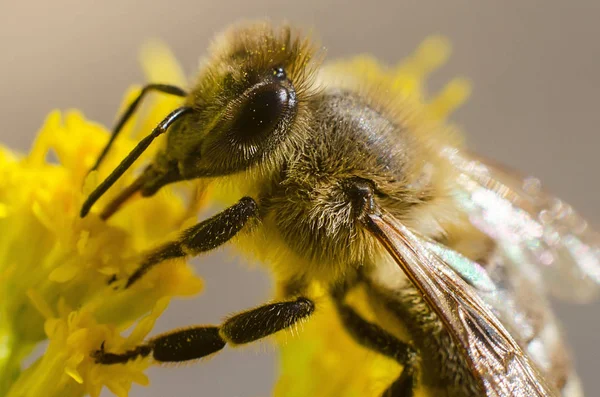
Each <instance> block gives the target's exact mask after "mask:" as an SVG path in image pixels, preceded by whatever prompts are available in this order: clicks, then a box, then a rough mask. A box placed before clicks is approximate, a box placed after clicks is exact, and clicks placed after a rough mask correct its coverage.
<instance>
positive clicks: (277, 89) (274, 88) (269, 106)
mask: <svg viewBox="0 0 600 397" xmlns="http://www.w3.org/2000/svg"><path fill="white" fill-rule="evenodd" d="M289 105H290V94H289V92H288V90H287V89H286V88H285V87H283V86H282V85H281V84H279V83H276V82H273V83H267V84H263V85H260V86H258V87H256V88H254V89H252V90H251V91H250V92H247V93H245V94H244V98H243V100H242V103H241V105H240V107H239V110H238V111H237V116H236V117H235V118H234V120H233V124H232V125H231V132H232V133H234V134H235V136H236V137H237V138H238V139H241V140H246V139H248V140H253V139H256V138H259V137H261V136H264V135H265V134H268V133H270V132H272V131H274V130H275V128H276V127H277V124H278V123H279V121H280V120H281V119H282V117H283V116H284V115H285V114H286V112H287V110H288V107H289Z"/></svg>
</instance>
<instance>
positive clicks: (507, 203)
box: [445, 149, 600, 302]
mask: <svg viewBox="0 0 600 397" xmlns="http://www.w3.org/2000/svg"><path fill="white" fill-rule="evenodd" d="M445 153H446V154H447V155H448V157H449V159H450V161H451V162H452V163H453V164H454V165H455V166H456V167H457V168H458V169H459V170H460V172H461V175H460V177H459V178H458V185H459V186H460V187H459V192H458V200H459V202H460V204H461V205H462V206H463V207H464V208H465V210H466V211H467V212H468V214H469V217H470V220H471V222H472V223H473V224H474V225H475V226H476V227H478V228H479V229H480V230H482V231H483V232H484V233H486V234H488V235H489V236H490V237H492V238H493V239H494V240H496V242H497V243H498V245H499V246H500V248H501V249H502V251H503V255H504V256H505V259H506V261H507V262H508V263H509V264H511V265H512V266H516V267H518V268H519V271H520V272H521V273H522V274H523V275H524V276H525V277H529V278H530V279H532V280H534V281H535V283H536V284H537V285H538V286H539V287H540V288H542V289H545V290H547V291H548V292H550V293H551V294H552V295H553V296H556V297H559V298H563V299H568V300H572V301H576V302H586V301H590V300H592V299H593V298H594V297H596V296H597V295H598V293H599V292H600V234H598V233H596V232H595V231H594V230H592V229H591V228H590V227H589V226H588V224H587V222H586V221H585V220H584V219H583V218H582V217H581V216H579V215H578V214H577V213H576V212H575V211H574V210H573V208H572V207H571V206H570V205H568V204H567V203H565V202H564V201H561V200H559V199H558V198H556V197H553V196H552V195H550V194H548V193H547V192H545V191H543V190H542V189H541V188H540V183H539V181H538V180H537V179H535V178H523V177H521V176H519V175H517V174H516V173H514V172H512V171H510V170H507V169H505V168H502V167H501V166H499V165H496V164H494V163H493V162H492V161H490V160H486V159H483V158H481V157H478V156H475V155H471V154H467V153H459V152H458V151H456V150H453V149H448V150H446V151H445Z"/></svg>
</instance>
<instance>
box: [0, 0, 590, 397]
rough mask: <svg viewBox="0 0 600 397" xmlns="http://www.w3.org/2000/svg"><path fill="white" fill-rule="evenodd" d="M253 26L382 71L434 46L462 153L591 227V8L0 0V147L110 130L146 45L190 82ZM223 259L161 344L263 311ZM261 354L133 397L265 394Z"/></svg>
mask: <svg viewBox="0 0 600 397" xmlns="http://www.w3.org/2000/svg"><path fill="white" fill-rule="evenodd" d="M13 3H14V4H13ZM451 3H452V4H451ZM264 16H269V17H271V18H272V19H274V20H280V19H282V18H286V19H289V20H292V21H295V22H298V23H300V24H302V25H303V26H308V27H314V28H315V29H316V31H317V32H318V33H319V35H320V37H321V38H322V41H323V43H324V45H325V46H326V47H327V48H328V53H329V56H330V57H337V56H344V55H351V54H354V53H359V52H371V53H373V54H375V55H376V56H378V57H380V58H381V59H383V60H386V61H389V62H394V61H397V60H398V59H400V58H402V57H403V56H404V55H406V54H407V53H408V52H410V51H411V50H412V49H413V48H414V47H415V46H416V45H417V44H418V43H419V42H420V40H422V39H423V38H424V37H425V36H427V35H429V34H432V33H441V34H444V35H447V36H448V37H450V39H451V40H452V41H453V43H454V45H455V51H454V56H453V58H452V60H451V62H450V63H449V65H448V66H447V67H446V68H445V69H444V70H443V71H442V72H441V73H439V74H438V75H436V79H435V80H436V81H443V80H444V79H445V78H448V77H450V76H453V75H455V74H462V75H465V76H468V77H469V78H471V79H472V81H473V82H474V84H475V91H474V94H473V95H472V98H471V100H470V102H469V103H468V105H467V106H466V107H464V108H463V109H462V110H460V111H459V112H458V113H457V114H456V115H455V116H454V121H456V122H457V123H459V124H460V125H462V126H463V127H464V128H465V129H466V131H467V133H468V137H469V138H470V141H471V143H472V145H473V147H475V148H477V149H478V150H479V151H481V152H483V153H484V154H487V155H490V156H492V157H495V158H497V159H501V160H503V161H504V162H507V163H509V164H510V165H512V166H514V167H516V168H519V169H522V170H524V171H525V172H529V173H532V174H535V175H538V176H540V177H541V178H542V179H543V180H544V181H545V183H546V185H547V187H549V188H550V189H551V190H552V191H555V192H557V193H559V194H560V196H562V197H564V198H566V199H568V200H569V201H570V202H572V203H573V204H574V205H575V206H576V207H577V208H579V209H580V210H581V212H582V213H583V214H585V215H586V216H588V217H589V218H590V219H591V221H592V223H594V224H596V225H598V226H600V212H599V211H598V208H597V205H598V201H599V200H600V184H599V183H598V173H599V171H600V169H599V166H600V160H599V159H598V145H599V144H600V138H599V134H598V125H599V122H600V112H599V111H598V109H597V108H598V88H599V83H600V74H599V69H600V45H599V44H598V36H599V34H600V23H599V21H600V3H599V2H598V1H597V0H589V1H571V2H566V1H560V0H556V1H548V0H546V1H542V0H539V1H521V0H512V1H495V2H492V1H487V2H483V1H475V0H461V1H452V2H451V1H445V0H440V1H407V0H406V1H400V0H383V1H376V0H371V1H357V0H346V1H336V0H330V1H318V0H304V1H296V2H293V3H290V4H283V3H282V2H279V1H277V0H259V1H255V2H251V1H244V0H218V1H207V0H196V1H191V0H169V1H162V2H160V3H159V2H156V3H151V2H142V1H137V2H136V1H134V0H120V1H118V0H110V1H106V0H105V1H90V0H53V1H47V0H30V1H21V2H19V3H18V4H17V3H16V2H13V1H9V0H0V49H1V52H0V65H2V66H1V69H0V71H1V73H0V105H1V109H2V110H1V112H2V113H1V115H2V130H1V131H0V133H1V139H2V140H3V141H4V142H7V143H8V144H10V145H12V146H14V147H17V148H20V149H25V148H27V147H28V145H29V143H30V142H31V140H32V137H33V135H34V133H35V131H36V130H37V128H38V127H39V126H40V124H41V122H42V120H43V119H44V116H45V114H46V113H48V111H49V110H51V109H53V108H57V107H58V108H68V107H77V108H81V109H83V110H84V111H85V113H86V114H87V115H88V116H89V117H90V118H92V119H96V120H99V121H101V122H102V123H104V124H112V120H113V117H114V112H115V109H116V108H117V106H118V104H119V101H120V98H121V95H122V93H123V91H124V90H125V88H126V87H127V86H128V85H129V84H131V83H134V82H141V73H140V71H139V68H138V65H137V58H136V56H137V51H138V48H139V46H140V45H141V44H142V43H143V42H144V41H145V40H147V39H148V38H151V37H159V38H162V39H164V40H166V41H167V42H168V43H169V44H170V45H171V46H172V48H173V49H174V51H175V53H176V54H177V56H178V57H179V59H180V60H181V61H182V64H183V65H184V66H185V67H186V70H187V72H188V73H192V72H193V71H194V68H195V66H196V64H197V58H198V57H199V55H201V54H202V53H203V51H204V50H205V48H206V46H207V43H208V41H209V39H210V37H211V36H212V35H213V33H215V32H217V31H219V30H221V29H222V28H223V27H224V26H225V25H227V24H230V23H231V22H234V21H236V20H239V19H242V18H243V19H247V18H256V17H264ZM437 86H438V85H436V84H434V88H435V87H437ZM228 258H229V257H228V256H227V255H223V254H217V255H212V256H209V257H207V258H204V259H203V260H202V261H201V262H202V264H201V265H199V267H198V268H199V271H200V272H201V274H202V275H203V276H204V277H205V278H206V281H207V286H206V291H205V294H204V295H203V296H202V297H200V298H198V299H195V300H191V301H184V302H177V303H176V304H174V305H173V306H172V307H171V308H170V310H169V311H168V313H167V314H166V315H165V316H163V318H162V319H161V321H160V324H159V328H160V330H165V329H168V328H172V327H177V326H184V325H188V324H194V323H202V322H217V321H219V319H220V318H222V317H223V316H224V315H226V314H228V313H231V312H233V311H236V310H240V309H243V308H247V307H249V306H251V305H254V304H258V303H260V302H262V301H264V300H266V299H267V298H268V296H269V284H268V281H267V280H268V279H267V278H266V277H265V275H263V274H262V273H260V272H258V271H249V270H245V269H244V268H243V267H242V266H240V265H239V264H238V262H239V261H237V260H233V259H228ZM599 309H600V305H598V304H595V305H593V306H585V307H576V306H572V305H566V304H561V305H559V314H560V317H561V318H562V319H563V321H564V323H565V328H566V330H567V333H568V337H569V339H570V341H571V343H572V345H573V347H574V350H575V352H576V363H577V366H578V368H579V371H580V373H581V376H582V378H583V381H584V384H585V388H586V390H587V393H588V395H594V393H596V392H597V389H598V387H599V385H600V378H599V377H598V373H599V372H598V368H599V366H600V357H598V354H599V353H600V346H599V344H600V336H599V335H600V329H599V328H600V319H599V316H598V314H599V312H600V310H599ZM262 346H263V347H258V348H247V349H244V350H243V351H231V350H227V351H225V352H224V353H223V354H221V355H219V356H217V357H215V358H214V359H212V360H211V361H210V362H203V363H199V364H196V365H194V366H189V367H180V368H153V369H152V370H151V371H150V375H151V381H152V385H151V386H150V387H149V388H147V389H144V388H141V387H135V388H134V390H133V392H132V395H133V396H142V395H145V396H169V395H172V396H265V395H268V393H269V392H268V391H269V387H270V385H271V384H272V382H273V380H274V378H275V375H274V373H275V371H274V368H275V365H276V362H275V355H274V354H273V348H271V347H268V346H267V345H266V344H263V345H262Z"/></svg>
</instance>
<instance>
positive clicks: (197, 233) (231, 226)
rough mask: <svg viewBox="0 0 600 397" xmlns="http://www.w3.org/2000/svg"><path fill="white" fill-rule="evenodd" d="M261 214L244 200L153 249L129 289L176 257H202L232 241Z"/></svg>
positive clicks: (132, 278)
mask: <svg viewBox="0 0 600 397" xmlns="http://www.w3.org/2000/svg"><path fill="white" fill-rule="evenodd" d="M257 215H258V204H257V203H256V201H254V200H253V199H252V198H250V197H243V198H242V199H241V200H240V201H238V202H237V203H236V204H234V205H232V206H231V207H229V208H227V209H225V210H224V211H222V212H220V213H218V214H216V215H214V216H213V217H211V218H209V219H207V220H205V221H203V222H200V223H199V224H197V225H196V226H193V227H191V228H189V229H187V230H185V231H184V232H183V233H182V234H181V237H180V238H179V240H177V241H171V242H168V243H166V244H164V245H162V246H161V247H159V248H157V249H155V250H153V251H152V252H151V253H150V254H149V255H148V256H147V257H146V258H145V260H144V261H143V262H142V263H141V264H140V266H139V267H138V268H137V270H136V271H135V272H134V273H133V274H132V275H131V276H130V277H129V279H128V280H127V284H126V286H125V288H128V287H130V286H131V285H132V284H133V283H135V282H136V281H137V280H139V279H140V278H141V277H142V276H143V275H144V274H145V273H146V272H148V270H150V269H151V268H152V267H153V266H155V265H157V264H159V263H161V262H163V261H165V260H167V259H173V258H179V257H184V256H188V255H198V254H200V253H202V252H206V251H210V250H212V249H214V248H217V247H218V246H220V245H222V244H224V243H226V242H227V241H229V240H230V239H231V238H232V237H233V236H235V235H236V234H237V233H238V232H239V231H240V230H241V229H242V228H243V227H244V225H246V223H247V222H248V220H249V219H251V218H255V217H256V216H257Z"/></svg>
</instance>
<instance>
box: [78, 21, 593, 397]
mask: <svg viewBox="0 0 600 397" xmlns="http://www.w3.org/2000/svg"><path fill="white" fill-rule="evenodd" d="M322 59H323V57H322V56H321V51H320V50H319V48H318V47H317V46H316V45H315V44H313V42H312V41H311V40H310V39H309V38H306V37H303V36H302V35H301V34H300V33H299V32H298V31H296V30H294V29H293V28H291V27H289V26H287V25H284V26H282V27H274V26H271V25H270V24H269V23H256V24H250V25H245V26H236V27H234V28H232V29H231V30H229V31H227V32H226V33H225V34H223V35H222V36H221V37H220V38H219V39H218V40H216V42H215V43H214V45H213V47H212V49H211V56H210V58H209V60H208V62H207V63H206V64H205V65H204V66H203V68H202V69H201V71H200V73H199V77H198V80H197V82H196V84H194V85H193V86H192V88H191V90H190V91H186V90H183V89H181V88H178V87H174V86H169V85H162V84H151V85H148V86H146V87H145V88H144V89H143V90H142V92H141V94H140V95H139V97H138V98H137V99H136V100H135V101H134V102H133V103H132V104H131V105H130V107H129V108H128V109H127V110H126V111H125V113H124V115H123V116H122V117H121V119H120V121H119V123H118V124H117V126H116V128H115V129H114V133H113V135H112V137H111V139H110V141H109V143H108V144H107V146H106V148H105V149H104V151H103V153H102V154H101V155H100V157H99V159H98V161H97V163H96V165H95V166H94V169H95V168H97V167H98V166H99V165H100V164H101V162H102V159H103V157H104V155H105V154H106V153H107V152H108V150H110V147H111V144H112V143H113V142H114V139H115V138H116V137H117V136H118V134H119V131H120V130H121V128H122V127H123V125H124V124H125V123H126V122H127V120H128V119H129V118H130V116H131V115H132V114H133V113H134V112H135V111H136V109H137V107H138V105H139V104H140V102H141V100H142V99H143V97H144V96H145V95H146V94H147V93H148V92H152V91H156V92H162V93H164V94H169V95H175V96H180V97H182V98H183V105H182V106H181V107H179V108H177V109H175V110H173V111H172V112H171V113H170V114H169V115H168V116H167V117H166V118H165V119H164V120H163V121H162V122H161V123H160V124H159V125H158V126H157V127H156V128H155V129H154V130H153V131H152V132H151V133H150V135H148V136H147V137H146V138H144V139H143V140H142V141H140V142H139V144H138V145H137V146H136V147H135V148H134V149H133V150H132V151H131V153H130V154H129V155H128V156H127V157H126V158H125V159H124V160H123V161H122V163H121V164H120V165H119V166H118V167H117V168H116V169H115V170H114V171H113V172H112V174H110V176H109V177H108V178H107V179H106V180H104V181H103V182H102V183H101V184H100V185H99V186H98V187H97V188H96V189H95V190H94V191H93V192H92V193H91V194H90V196H89V198H88V199H87V201H86V202H85V203H84V205H83V207H82V210H81V216H82V217H85V216H86V215H87V214H88V213H89V211H90V210H91V208H92V206H93V204H94V203H95V202H96V201H97V200H98V199H99V198H100V197H101V196H102V195H103V194H104V193H105V192H106V191H107V190H108V189H109V188H110V187H111V185H113V184H114V182H115V181H116V180H117V179H118V178H119V177H120V176H121V175H122V174H123V173H124V172H125V171H126V170H127V169H128V168H129V167H131V166H132V164H133V163H134V161H135V160H136V159H137V158H138V157H139V156H140V154H141V153H142V152H143V151H144V150H145V149H146V148H148V146H149V145H150V144H151V142H152V141H153V140H154V139H155V138H156V137H158V136H159V135H161V134H166V145H165V147H164V149H162V150H160V151H159V152H158V154H157V155H156V157H155V158H154V160H153V162H152V163H151V164H150V165H148V166H147V167H146V168H145V169H144V171H143V172H142V173H141V174H140V176H139V177H138V178H137V179H136V180H135V182H133V183H132V184H131V185H130V186H129V187H128V188H126V189H125V190H124V191H123V192H121V193H120V194H119V195H118V196H117V197H116V198H115V199H114V200H112V201H111V202H110V203H109V204H108V205H107V206H106V207H105V208H104V209H103V210H102V211H101V212H99V216H100V217H101V218H103V219H105V220H108V219H109V218H110V217H111V215H112V214H114V213H115V212H116V211H117V210H118V209H119V208H120V207H121V206H122V205H123V204H124V203H125V202H126V201H127V199H128V198H129V197H131V196H132V195H133V194H136V193H139V194H141V195H142V196H146V197H149V196H152V195H153V194H155V193H156V192H157V191H158V190H159V189H161V188H162V187H163V186H165V185H167V184H170V183H175V182H179V181H186V180H192V179H202V180H204V181H205V182H206V185H207V186H208V185H211V186H214V189H215V191H217V195H218V194H219V192H222V193H223V195H225V194H227V195H232V194H233V195H236V196H237V197H238V198H239V201H237V202H236V203H235V204H233V205H231V206H230V207H228V208H226V209H225V210H224V211H222V212H220V213H218V214H216V215H215V216H213V217H211V218H209V219H207V220H205V221H203V222H201V223H199V224H197V225H196V226H193V227H191V228H189V229H187V230H185V231H183V233H182V234H181V236H180V238H179V239H177V240H175V241H172V242H169V243H166V244H164V245H162V246H159V247H157V248H155V249H152V250H151V251H149V252H148V253H147V255H146V256H145V259H143V260H142V261H141V262H140V263H139V266H138V267H137V270H136V271H135V272H134V273H133V274H131V275H130V276H129V277H128V279H127V280H126V281H125V282H124V285H125V287H126V288H127V287H130V286H131V285H132V284H134V283H135V282H136V281H138V280H139V279H140V278H141V277H143V276H144V274H145V273H147V272H148V271H150V270H151V269H152V268H153V267H155V266H158V265H160V264H161V262H163V261H166V260H168V259H172V258H178V257H186V256H195V255H199V254H200V253H203V252H206V251H209V250H212V249H214V248H216V247H219V246H221V245H223V244H225V243H227V242H228V241H229V240H232V242H234V243H235V244H237V245H239V246H240V247H241V248H242V249H243V250H247V251H249V252H252V253H253V254H254V255H255V256H257V257H258V258H259V259H260V260H261V261H262V262H264V263H265V264H267V265H268V266H269V268H270V269H271V270H272V273H273V275H274V278H275V280H276V281H277V283H278V286H279V288H278V290H279V291H280V295H281V296H280V297H279V298H280V299H279V300H278V301H276V302H274V303H269V304H265V305H263V306H260V307H257V308H254V309H250V310H247V311H245V312H242V313H239V314H236V315H234V316H232V317H229V318H228V319H227V320H226V321H224V322H223V323H222V324H221V325H219V326H195V327H191V328H187V329H183V330H177V331H173V332H170V333H166V334H163V335H159V336H157V337H154V338H152V339H150V340H149V341H147V342H146V343H144V344H143V345H140V346H138V347H136V348H134V349H132V350H129V351H124V352H110V351H107V350H105V349H104V347H103V346H102V347H99V349H98V351H96V352H94V353H93V355H94V357H95V359H96V361H97V362H98V363H102V364H106V365H110V364H115V363H123V362H126V361H128V360H131V359H133V358H136V357H140V356H144V357H145V356H151V357H152V358H153V359H154V360H156V361H158V362H182V361H186V360H192V359H197V358H200V357H204V356H207V355H209V354H213V353H216V352H218V351H219V350H221V349H222V348H223V347H224V346H225V345H226V344H231V345H240V344H246V343H250V342H254V341H257V340H259V339H261V338H264V337H267V336H270V335H272V334H274V333H276V332H278V331H281V330H284V329H287V328H289V327H291V326H293V325H295V324H297V323H298V322H300V321H302V320H305V319H307V318H309V317H310V316H311V314H312V313H313V312H314V311H315V309H316V303H315V300H314V299H312V298H311V296H308V295H309V294H308V292H307V291H308V290H307V286H308V285H309V284H310V283H312V282H319V283H320V284H322V285H326V286H328V293H329V294H330V296H331V299H332V300H333V302H335V308H336V310H337V313H338V315H339V318H340V319H341V322H342V324H343V325H344V328H345V329H346V330H347V332H348V334H349V335H350V336H352V338H353V339H354V340H355V341H356V343H358V344H360V345H362V346H364V347H367V348H369V349H371V350H373V351H375V352H377V353H379V354H382V355H385V356H388V357H390V358H392V359H394V360H396V361H398V363H400V364H401V365H402V367H403V370H402V372H401V374H400V375H399V377H398V379H397V380H396V381H394V382H393V383H392V384H390V385H389V387H388V388H387V390H386V391H385V393H384V395H385V396H413V395H414V393H415V391H416V390H418V388H419V387H421V386H424V387H427V390H433V392H431V393H430V394H431V395H435V396H439V395H444V396H496V397H508V396H520V397H525V396H527V397H530V396H558V395H563V396H580V395H581V389H580V385H579V381H578V378H577V375H576V373H575V372H574V370H573V369H572V368H571V365H570V362H569V354H568V351H567V348H566V347H565V344H564V343H563V341H562V337H561V334H560V331H559V328H558V325H557V321H556V319H555V317H554V315H553V314H552V312H551V310H550V306H549V303H548V300H547V299H548V296H549V295H554V296H562V297H567V298H574V299H577V300H579V301H586V300H589V299H591V298H593V297H594V296H595V294H596V293H597V292H598V285H599V284H600V276H599V275H600V264H599V261H600V251H599V247H600V237H599V235H598V234H596V233H595V232H594V231H592V230H591V229H590V228H589V227H588V226H587V224H586V223H585V221H584V220H583V219H581V218H580V217H579V216H578V215H577V214H576V213H575V212H574V211H573V209H572V208H571V207H570V206H569V205H567V204H566V203H564V202H563V201H560V200H558V199H556V198H554V197H552V196H551V195H549V194H548V193H546V192H545V191H543V190H541V188H540V187H539V183H538V182H537V180H536V179H533V178H523V177H520V176H518V175H517V174H516V173H514V172H512V171H509V170H507V169H505V168H503V167H501V166H498V165H496V164H494V163H493V162H491V161H489V160H487V159H484V158H482V157H478V156H476V155H475V154H472V153H471V152H469V151H468V150H467V149H466V148H465V147H463V145H462V144H461V142H460V140H459V139H458V138H457V136H456V134H452V133H449V132H448V130H447V129H446V128H444V127H443V126H442V125H440V124H439V123H437V124H436V123H414V122H413V121H412V120H414V119H415V117H417V116H415V114H416V113H418V110H415V108H414V106H413V105H411V103H409V102H408V101H407V100H406V99H405V98H403V97H401V96H400V95H398V94H395V93H393V92H392V91H390V90H389V89H387V88H386V87H385V86H384V85H382V84H376V83H374V82H373V81H371V80H370V79H369V78H368V77H367V76H365V75H363V74H361V73H360V71H358V70H354V69H352V68H347V69H346V70H344V69H343V68H340V67H339V65H338V67H336V68H333V69H332V68H331V67H329V66H328V65H327V64H323V63H322ZM234 237H235V238H234ZM358 285H360V286H361V287H363V288H364V289H365V290H366V291H367V292H368V295H369V297H370V298H372V299H370V304H371V305H376V306H377V307H378V311H376V312H381V310H383V311H384V312H385V313H387V315H386V317H391V318H394V319H395V320H396V322H397V323H398V324H401V327H400V328H402V329H401V330H399V329H398V327H395V326H393V325H391V324H389V322H386V321H385V320H384V319H378V318H376V319H375V321H374V322H370V321H367V320H365V319H364V318H363V317H361V315H360V314H359V313H358V312H357V311H356V310H355V309H354V308H353V307H352V305H350V304H349V303H348V302H347V300H346V299H345V298H346V296H347V294H348V292H349V291H350V290H351V289H353V288H354V287H356V286H358Z"/></svg>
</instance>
